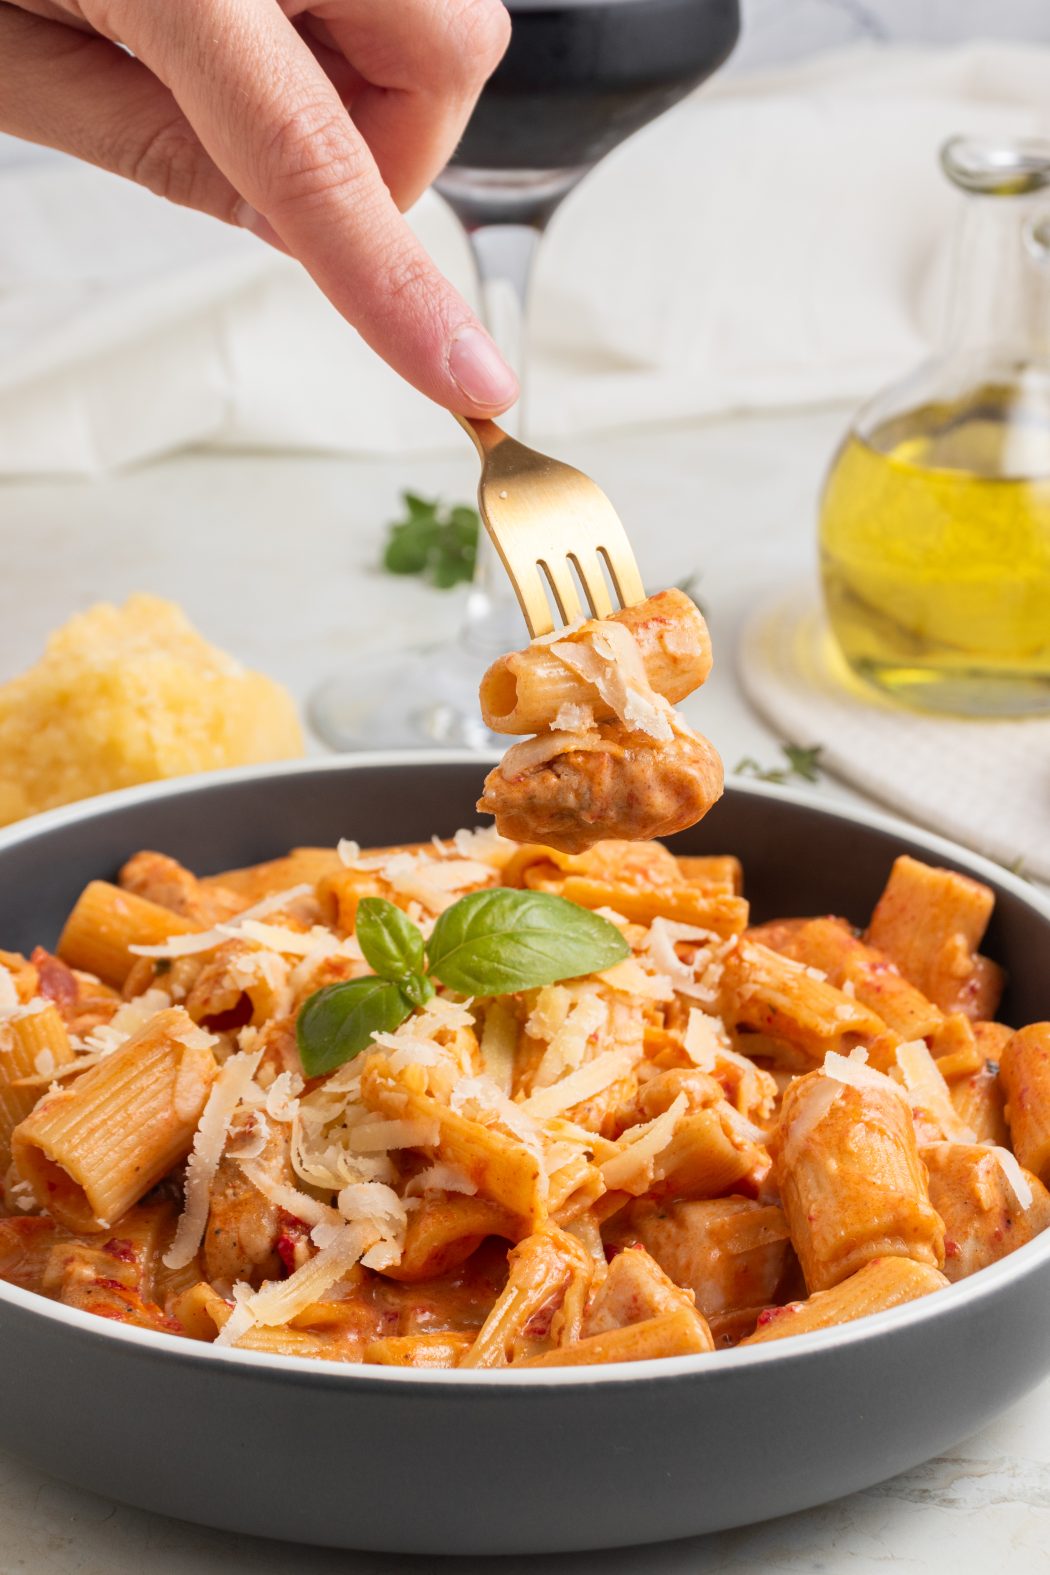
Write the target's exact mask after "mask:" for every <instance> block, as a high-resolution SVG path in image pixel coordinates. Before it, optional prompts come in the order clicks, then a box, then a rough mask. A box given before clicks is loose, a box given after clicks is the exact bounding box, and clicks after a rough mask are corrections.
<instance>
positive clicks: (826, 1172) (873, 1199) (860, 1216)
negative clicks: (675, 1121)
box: [770, 1062, 944, 1293]
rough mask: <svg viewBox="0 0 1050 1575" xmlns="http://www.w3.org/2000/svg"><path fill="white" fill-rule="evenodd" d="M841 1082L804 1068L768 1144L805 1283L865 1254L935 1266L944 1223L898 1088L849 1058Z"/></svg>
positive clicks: (844, 1271) (863, 1259)
mask: <svg viewBox="0 0 1050 1575" xmlns="http://www.w3.org/2000/svg"><path fill="white" fill-rule="evenodd" d="M846 1068H848V1069H849V1070H848V1075H849V1078H850V1081H848V1082H847V1081H845V1080H843V1081H840V1080H838V1079H837V1078H835V1077H831V1076H828V1075H827V1074H826V1073H825V1072H810V1073H808V1074H807V1075H806V1076H805V1077H801V1078H798V1079H797V1080H796V1081H795V1082H793V1083H792V1084H791V1085H790V1086H789V1088H788V1090H787V1092H786V1093H785V1095H784V1100H783V1104H782V1106H781V1114H780V1121H779V1123H778V1125H777V1128H776V1131H775V1132H774V1134H773V1138H772V1141H771V1144H770V1152H771V1154H772V1156H773V1163H774V1175H775V1177H776V1180H777V1182H778V1185H779V1187H780V1197H781V1204H782V1206H783V1209H784V1213H785V1215H786V1217H787V1222H788V1225H789V1227H790V1229H791V1239H792V1241H793V1242H794V1244H795V1250H796V1252H797V1253H798V1256H799V1262H800V1263H801V1265H802V1272H803V1274H804V1275H805V1280H806V1288H807V1289H808V1290H809V1291H810V1292H811V1293H812V1292H813V1291H823V1290H827V1289H828V1288H829V1287H830V1286H832V1285H837V1284H838V1283H839V1281H840V1280H845V1279H848V1278H849V1276H850V1275H851V1274H855V1273H856V1271H857V1270H858V1269H860V1268H862V1267H863V1265H864V1264H865V1263H867V1262H869V1261H870V1260H871V1259H872V1258H888V1257H896V1258H913V1259H914V1260H915V1261H916V1263H924V1264H928V1265H930V1266H932V1267H934V1268H940V1267H941V1265H942V1264H943V1262H944V1227H943V1225H942V1224H941V1221H940V1219H939V1217H938V1216H937V1214H936V1213H935V1211H934V1209H933V1207H932V1205H931V1203H930V1198H929V1193H928V1191H927V1188H926V1173H925V1169H924V1167H923V1164H922V1161H921V1160H920V1158H919V1150H918V1145H917V1143H916V1138H915V1127H914V1124H913V1122H912V1115H911V1110H910V1108H909V1105H908V1100H907V1096H906V1094H905V1092H904V1090H903V1089H902V1088H901V1087H900V1085H899V1084H897V1083H893V1082H891V1081H890V1079H889V1078H888V1077H884V1076H883V1075H882V1074H881V1073H879V1072H873V1071H871V1070H870V1069H869V1068H867V1067H864V1066H858V1065H857V1063H855V1062H846V1063H845V1066H844V1069H843V1079H845V1077H846V1075H847V1072H846Z"/></svg>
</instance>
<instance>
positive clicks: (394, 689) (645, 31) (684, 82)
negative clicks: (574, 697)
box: [309, 0, 740, 749]
mask: <svg viewBox="0 0 1050 1575" xmlns="http://www.w3.org/2000/svg"><path fill="white" fill-rule="evenodd" d="M507 7H508V10H509V11H510V13H511V20H512V35H511V41H510V45H509V47H508V49H507V53H506V54H505V55H504V57H503V60H502V61H501V63H500V65H499V66H498V67H497V69H496V71H495V73H494V74H493V76H492V77H491V79H490V80H489V82H488V83H487V85H486V87H485V89H484V92H483V93H482V95H481V98H480V99H479V100H478V103H477V105H476V107H475V109H474V113H473V115H472V117H471V120H470V123H469V125H468V126H467V129H466V131H465V132H464V134H463V138H462V141H461V142H460V145H459V147H458V148H457V149H456V152H455V154H454V155H453V157H452V160H451V162H450V163H449V164H448V166H447V167H446V169H445V170H444V171H443V172H442V174H441V175H440V176H439V177H438V180H437V182H436V183H435V184H436V186H437V190H438V191H439V192H440V193H441V195H442V196H443V197H444V198H445V200H446V202H448V203H449V205H450V206H451V208H452V210H453V212H454V213H455V214H456V217H457V218H458V219H459V221H460V223H461V224H462V225H463V227H464V229H465V231H466V233H467V237H468V240H469V242H470V247H471V252H472V254H473V258H474V262H475V266H476V268H477V273H478V284H479V292H480V297H481V308H482V315H483V317H484V319H485V323H486V326H487V328H488V330H489V332H490V333H491V335H492V337H493V339H494V340H495V341H496V343H497V345H498V346H499V348H500V350H501V351H502V352H503V355H504V356H505V357H506V359H507V360H508V361H509V362H510V364H511V365H512V366H514V367H515V368H517V369H518V370H519V371H520V370H521V369H522V347H523V324H524V315H525V309H526V301H527V296H528V288H529V279H530V276H531V272H532V264H533V260H534V257H535V254H536V247H537V245H538V243H539V240H540V237H541V236H542V234H543V231H544V229H545V228H546V225H547V224H548V222H549V220H550V218H551V215H552V214H553V213H554V211H555V209H556V208H557V207H558V205H559V204H560V203H561V202H562V201H563V200H564V199H565V197H566V196H567V195H568V194H569V192H570V191H572V189H573V187H574V186H575V185H576V184H577V183H578V182H579V181H580V180H582V179H583V177H584V176H585V175H586V174H587V172H588V171H589V170H591V169H593V168H594V166H595V165H596V164H597V163H598V162H599V160H600V159H602V158H604V156H605V154H606V153H608V152H609V151H610V150H611V149H612V148H614V147H616V145H617V144H618V143H620V142H622V141H623V140H624V139H625V138H626V137H629V136H630V135H631V134H632V132H635V131H637V130H638V129H639V128H640V127H642V126H644V125H646V124H647V123H648V122H649V121H651V120H654V119H655V118H656V117H657V116H658V115H662V114H663V113H664V111H665V110H668V109H670V108H671V106H672V105H674V104H676V103H677V102H678V101H679V100H680V99H681V98H684V97H685V95H686V94H687V93H689V92H691V91H692V89H693V88H695V87H697V86H698V85H699V84H700V83H701V82H703V81H704V80H705V79H706V78H707V77H709V76H710V75H711V74H712V72H713V71H715V70H716V69H717V68H718V66H720V65H721V64H722V62H723V61H724V60H725V59H726V57H727V56H728V55H729V53H730V51H731V50H732V48H733V45H734V44H735V42H736V40H737V36H738V34H739V30H740V16H739V5H738V0H507ZM521 408H522V401H520V400H519V403H518V405H517V406H515V407H514V409H513V410H511V411H509V412H507V413H506V414H505V415H504V416H502V417H501V418H500V419H501V423H502V425H503V426H504V427H506V428H509V429H510V430H511V431H513V432H514V433H515V435H519V436H520V435H521V434H520V428H521ZM527 638H528V635H527V631H526V629H525V623H524V620H523V619H522V616H521V613H520V611H519V610H518V606H517V603H516V601H515V599H514V595H513V592H512V590H511V587H510V583H509V581H508V580H507V577H506V575H505V573H504V572H503V569H502V566H501V564H500V562H499V559H498V558H497V556H496V553H495V550H494V549H493V547H492V546H491V544H490V542H489V541H488V538H487V536H486V535H485V533H484V531H482V533H481V539H480V541H479V544H478V557H477V566H476V570H475V574H474V581H473V585H472V587H471V591H470V594H469V596H468V598H467V607H466V616H465V619H464V622H463V625H462V627H461V629H460V631H459V634H458V636H457V637H456V638H455V639H454V640H452V641H449V642H446V643H444V644H438V645H434V644H431V645H429V646H415V647H407V648H405V649H403V650H401V651H389V650H386V651H377V652H374V653H372V654H369V653H367V652H366V653H363V654H362V655H361V656H359V657H358V658H357V659H356V660H355V662H354V665H353V668H352V669H351V670H348V671H347V672H345V673H341V674H336V675H335V676H334V677H332V678H329V679H327V680H326V681H325V682H324V683H322V684H321V686H320V687H319V688H318V689H317V690H316V691H315V692H314V694H313V696H312V697H311V700H310V706H309V711H310V720H311V722H312V724H313V726H314V729H315V731H316V732H317V733H318V734H319V735H320V736H321V738H322V739H324V741H325V742H326V743H327V744H330V745H331V746H332V747H333V748H335V749H364V748H384V747H385V748H404V747H412V746H414V747H425V746H427V745H434V744H444V745H449V746H459V747H463V746H467V747H471V748H478V749H483V748H488V747H490V746H492V745H495V744H496V743H497V742H498V740H497V739H496V738H495V737H494V735H493V734H491V733H489V731H488V730H487V729H486V728H485V726H484V724H483V723H482V721H481V718H480V716H479V715H478V703H477V690H478V683H479V680H480V678H481V674H482V673H483V672H484V670H485V668H486V667H487V666H488V665H489V663H490V662H491V661H492V660H493V659H494V658H495V657H497V656H499V655H501V654H502V653H503V652H504V651H508V650H511V649H513V648H514V647H515V646H520V645H523V644H524V643H525V642H526V640H527Z"/></svg>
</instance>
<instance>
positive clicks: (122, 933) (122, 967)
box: [58, 880, 201, 990]
mask: <svg viewBox="0 0 1050 1575" xmlns="http://www.w3.org/2000/svg"><path fill="white" fill-rule="evenodd" d="M200 928H201V926H200V925H199V924H195V923H194V922H193V920H192V919H185V918H183V917H182V916H181V915H180V914H177V913H173V912H172V911H171V909H170V908H162V907H161V906H160V904H159V903H156V902H150V901H149V900H148V898H146V897H137V896H135V894H134V893H133V892H130V891H121V889H120V887H119V886H112V885H110V883H109V882H108V881H104V880H93V881H91V882H90V883H89V884H88V885H87V886H85V887H84V890H83V891H82V892H81V894H80V896H79V897H78V899H77V903H76V906H75V907H74V909H73V911H72V913H71V914H70V915H69V918H68V919H67V920H66V923H65V928H64V929H63V931H62V935H61V937H60V939H59V942H58V955H59V956H60V957H61V958H62V960H63V961H64V962H67V963H68V964H69V966H70V967H71V968H81V969H83V971H84V972H85V973H93V974H97V975H98V977H99V978H100V979H101V980H102V982H103V984H111V985H114V986H115V987H116V988H117V989H118V990H119V989H120V988H121V987H122V985H123V983H124V981H125V979H126V978H127V976H128V974H129V973H130V972H131V968H132V966H133V964H134V963H135V962H136V961H137V959H136V957H135V955H134V953H133V952H131V951H129V949H128V948H129V947H131V946H158V945H160V944H161V943H162V942H163V941H166V940H168V939H169V938H170V937H171V936H172V935H186V934H189V933H190V931H192V930H199V929H200Z"/></svg>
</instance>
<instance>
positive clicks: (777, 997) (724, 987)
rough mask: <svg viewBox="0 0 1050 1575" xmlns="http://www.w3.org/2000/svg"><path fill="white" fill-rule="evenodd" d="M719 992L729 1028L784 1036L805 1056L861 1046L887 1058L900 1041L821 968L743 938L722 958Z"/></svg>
mask: <svg viewBox="0 0 1050 1575" xmlns="http://www.w3.org/2000/svg"><path fill="white" fill-rule="evenodd" d="M720 994H721V1003H722V1015H723V1017H724V1018H725V1022H726V1025H727V1026H728V1027H730V1028H734V1029H737V1030H740V1029H746V1030H749V1031H750V1032H752V1033H758V1034H763V1035H767V1036H769V1037H770V1038H772V1039H774V1040H777V1039H779V1040H783V1041H785V1042H786V1043H787V1044H788V1045H789V1046H790V1047H791V1048H792V1049H794V1050H795V1051H796V1052H798V1054H799V1055H800V1056H801V1057H802V1058H804V1061H809V1062H814V1061H820V1060H822V1059H823V1057H824V1056H825V1055H826V1054H827V1052H828V1051H829V1050H834V1051H837V1052H843V1051H848V1050H852V1049H853V1048H855V1047H856V1046H858V1045H859V1046H861V1047H863V1048H864V1049H866V1050H868V1051H869V1053H870V1054H871V1055H872V1056H873V1058H874V1059H875V1060H876V1061H879V1062H882V1061H885V1062H888V1061H889V1060H890V1059H891V1058H892V1055H893V1052H894V1050H895V1049H896V1046H897V1043H898V1039H897V1035H896V1034H894V1033H892V1032H891V1030H890V1029H889V1028H888V1027H887V1025H886V1024H885V1023H884V1022H883V1020H882V1018H881V1017H878V1016H877V1015H876V1014H875V1013H874V1012H873V1011H872V1010H871V1009H870V1007H867V1006H864V1005H863V1004H862V1003H861V1002H860V1001H858V1000H856V999H855V998H854V997H852V996H849V995H846V994H844V993H843V991H842V990H839V989H836V987H835V986H834V985H833V984H830V983H829V982H828V980H827V979H826V978H825V977H824V976H823V974H822V972H821V970H820V969H817V968H810V967H808V966H806V965H805V964H803V963H798V962H795V961H794V960H793V959H792V958H790V957H785V956H783V955H782V954H781V953H780V952H774V951H771V950H770V948H769V947H768V946H763V945H761V944H760V943H758V942H756V941H752V940H749V939H747V938H746V937H745V938H744V939H743V940H742V941H741V942H740V943H739V945H737V946H736V947H735V948H734V949H733V950H732V951H731V952H730V953H729V955H728V956H727V958H726V960H725V966H724V969H723V972H722V980H721V987H720Z"/></svg>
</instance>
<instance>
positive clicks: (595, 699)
mask: <svg viewBox="0 0 1050 1575" xmlns="http://www.w3.org/2000/svg"><path fill="white" fill-rule="evenodd" d="M609 621H610V622H614V623H618V624H622V625H623V626H624V628H626V629H628V630H629V631H630V632H631V634H632V635H633V636H634V638H635V640H636V642H637V644H638V649H639V652H640V653H641V657H642V661H643V663H644V666H645V673H646V677H647V678H648V680H649V683H650V685H651V686H652V688H653V689H654V690H655V691H656V693H657V694H660V695H663V696H664V698H665V699H667V700H670V701H671V703H672V704H673V705H674V704H677V702H678V701H679V700H684V699H685V697H686V696H687V695H690V694H692V692H693V690H694V689H698V688H699V686H700V685H701V684H702V683H703V682H704V680H705V679H706V678H707V675H708V674H709V673H710V671H711V637H710V635H709V634H708V631H707V624H706V623H705V621H704V616H703V614H702V613H701V611H700V609H699V608H698V607H697V605H696V603H695V602H694V601H692V600H691V598H690V597H688V596H686V594H685V593H684V591H679V590H669V591H660V592H659V593H658V594H657V595H656V596H648V597H646V599H645V601H643V602H636V603H635V604H634V605H633V606H631V607H624V608H621V610H620V611H619V612H616V613H613V614H612V617H611V619H610V620H609ZM601 623H602V620H598V619H594V618H591V619H588V620H587V622H586V623H584V624H583V625H582V627H580V628H579V629H578V630H577V631H575V632H574V633H572V632H570V631H568V630H567V631H565V634H564V635H563V639H565V640H567V641H568V642H570V643H572V644H584V643H585V642H586V640H587V637H588V635H589V634H590V633H591V632H592V631H593V630H596V629H600V628H601ZM557 643H559V642H554V644H555V645H556V644H557ZM480 698H481V714H482V717H483V718H484V720H485V725H486V726H487V727H490V728H492V730H493V732H495V733H538V732H539V731H540V730H541V729H542V728H545V727H548V726H549V725H550V724H551V723H552V722H553V720H554V718H555V717H556V716H557V713H558V712H559V711H560V710H561V708H562V707H563V706H584V707H586V708H587V709H588V711H589V712H590V714H591V715H592V716H593V718H594V720H595V721H597V722H609V721H612V720H614V718H615V716H616V712H615V711H614V710H613V708H612V706H610V705H609V704H608V703H607V702H606V701H605V700H604V699H603V698H602V697H601V695H600V694H599V693H598V690H597V688H596V687H595V685H594V684H592V683H589V682H588V681H587V680H586V679H585V678H583V677H582V676H581V674H580V673H579V672H577V671H575V670H574V669H573V668H572V667H571V666H569V665H568V664H567V663H565V662H564V661H562V660H560V659H559V657H558V656H557V654H556V651H555V649H554V648H553V646H552V643H551V642H550V641H547V640H545V641H543V642H542V643H538V642H536V641H533V643H532V644H531V645H527V646H526V647H525V649H524V650H523V651H512V652H511V653H510V655H509V656H501V657H500V658H499V660H498V661H495V662H493V664H492V666H491V667H490V668H489V670H488V672H487V673H486V674H485V676H484V678H483V679H482V680H481V690H480Z"/></svg>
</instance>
